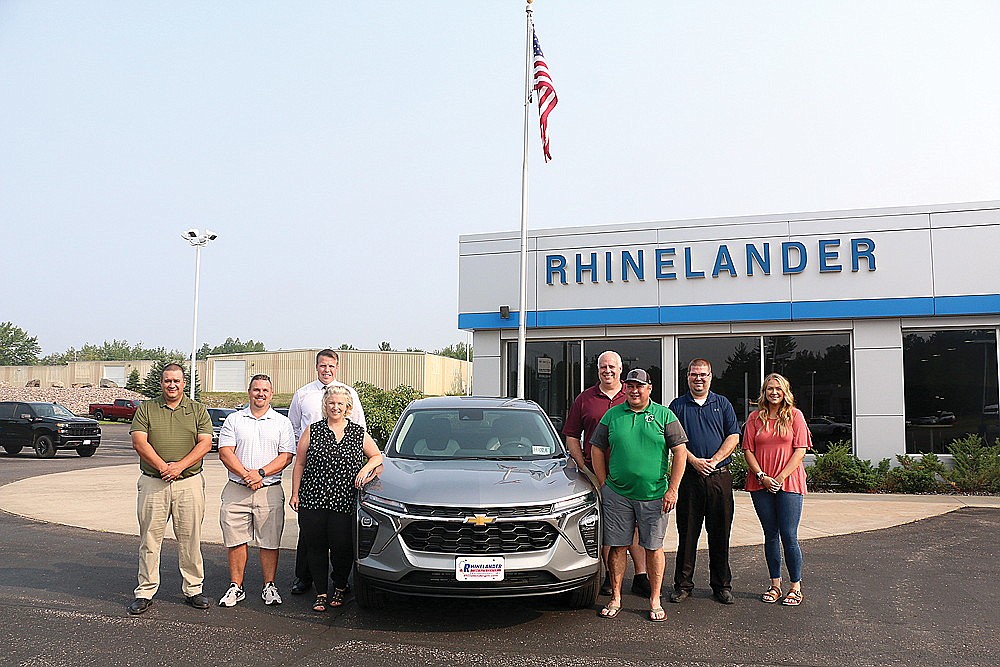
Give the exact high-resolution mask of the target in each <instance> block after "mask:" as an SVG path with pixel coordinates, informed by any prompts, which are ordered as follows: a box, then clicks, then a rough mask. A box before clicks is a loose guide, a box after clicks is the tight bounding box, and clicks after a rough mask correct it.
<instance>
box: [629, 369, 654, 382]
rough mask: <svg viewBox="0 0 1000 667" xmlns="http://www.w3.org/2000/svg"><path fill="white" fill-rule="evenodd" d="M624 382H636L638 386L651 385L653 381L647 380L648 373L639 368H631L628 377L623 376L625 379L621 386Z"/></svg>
mask: <svg viewBox="0 0 1000 667" xmlns="http://www.w3.org/2000/svg"><path fill="white" fill-rule="evenodd" d="M625 382H638V383H639V384H653V381H652V380H650V379H649V373H647V372H646V371H644V370H642V369H641V368H633V369H632V370H630V371H629V372H628V375H626V376H625V379H624V380H622V383H623V384H624V383H625Z"/></svg>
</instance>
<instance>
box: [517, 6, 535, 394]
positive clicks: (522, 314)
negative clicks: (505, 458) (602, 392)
mask: <svg viewBox="0 0 1000 667" xmlns="http://www.w3.org/2000/svg"><path fill="white" fill-rule="evenodd" d="M531 2H532V0H528V4H527V6H525V8H524V11H525V14H527V20H526V22H525V25H526V28H525V32H526V36H525V39H524V133H523V137H522V139H523V145H522V152H521V155H522V158H521V292H520V301H519V303H520V310H519V311H518V317H517V397H518V398H524V364H525V350H524V346H525V338H526V337H527V327H528V304H527V301H528V112H529V111H530V110H531V65H532V63H531V55H532V41H533V40H532V21H531Z"/></svg>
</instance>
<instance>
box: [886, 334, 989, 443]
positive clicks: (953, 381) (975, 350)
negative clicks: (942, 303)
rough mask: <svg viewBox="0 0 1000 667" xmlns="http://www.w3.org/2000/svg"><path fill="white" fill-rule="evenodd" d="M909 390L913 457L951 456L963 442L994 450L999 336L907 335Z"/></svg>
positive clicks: (905, 368) (905, 374)
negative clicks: (978, 440) (971, 438)
mask: <svg viewBox="0 0 1000 667" xmlns="http://www.w3.org/2000/svg"><path fill="white" fill-rule="evenodd" d="M903 386H904V400H905V410H906V452H907V453H908V454H921V453H926V452H933V453H935V454H947V453H948V445H949V444H951V442H952V441H953V440H955V439H957V438H962V437H965V436H966V435H969V434H978V435H980V436H981V437H982V438H983V439H984V440H985V442H986V444H993V442H994V440H995V439H996V438H997V436H998V435H1000V422H998V419H1000V418H998V415H997V337H996V330H994V329H961V330H952V331H933V332H930V331H928V332H919V331H913V332H905V333H904V335H903Z"/></svg>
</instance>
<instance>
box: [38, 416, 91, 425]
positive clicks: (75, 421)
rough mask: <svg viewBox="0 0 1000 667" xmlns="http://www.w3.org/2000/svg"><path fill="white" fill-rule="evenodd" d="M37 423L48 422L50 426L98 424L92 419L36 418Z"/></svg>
mask: <svg viewBox="0 0 1000 667" xmlns="http://www.w3.org/2000/svg"><path fill="white" fill-rule="evenodd" d="M35 421H40V422H48V423H49V424H55V423H57V422H58V423H66V424H97V423H98V422H97V420H96V419H91V418H90V417H47V416H46V417H36V418H35Z"/></svg>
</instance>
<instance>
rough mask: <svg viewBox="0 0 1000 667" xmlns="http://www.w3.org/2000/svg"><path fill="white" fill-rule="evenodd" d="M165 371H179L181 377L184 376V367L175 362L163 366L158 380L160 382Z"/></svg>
mask: <svg viewBox="0 0 1000 667" xmlns="http://www.w3.org/2000/svg"><path fill="white" fill-rule="evenodd" d="M167 371H180V372H181V375H186V373H185V372H184V367H183V366H181V365H180V364H179V363H177V362H176V361H172V362H170V363H169V364H167V365H166V366H164V367H163V368H162V369H161V370H160V379H161V380H162V379H163V376H164V375H166V373H167Z"/></svg>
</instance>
